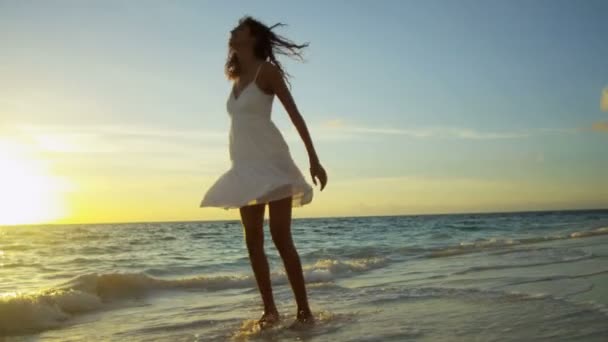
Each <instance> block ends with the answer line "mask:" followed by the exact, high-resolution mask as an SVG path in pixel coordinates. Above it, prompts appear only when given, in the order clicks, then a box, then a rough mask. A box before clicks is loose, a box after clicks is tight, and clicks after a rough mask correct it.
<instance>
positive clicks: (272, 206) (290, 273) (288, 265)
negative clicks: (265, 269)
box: [268, 196, 314, 322]
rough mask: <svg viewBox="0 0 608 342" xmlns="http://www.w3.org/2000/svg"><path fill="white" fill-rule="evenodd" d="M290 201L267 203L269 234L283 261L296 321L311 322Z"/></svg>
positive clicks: (282, 200) (290, 199)
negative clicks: (295, 307) (294, 305)
mask: <svg viewBox="0 0 608 342" xmlns="http://www.w3.org/2000/svg"><path fill="white" fill-rule="evenodd" d="M291 201H292V198H291V196H290V197H287V198H282V199H280V200H276V201H271V202H269V203H268V207H269V208H268V209H269V212H270V213H269V214H270V218H269V221H270V233H271V234H272V241H273V242H274V244H275V246H276V247H277V250H278V251H279V254H280V255H281V258H282V259H283V264H284V265H285V271H286V273H287V277H288V278H289V282H290V284H291V288H292V290H293V293H294V295H295V298H296V303H297V306H298V309H297V318H298V321H301V322H311V321H313V320H314V318H313V315H312V312H311V310H310V307H309V306H308V298H307V295H306V285H305V283H304V274H303V273H302V264H301V262H300V256H299V255H298V251H297V250H296V247H295V245H294V243H293V239H292V236H291Z"/></svg>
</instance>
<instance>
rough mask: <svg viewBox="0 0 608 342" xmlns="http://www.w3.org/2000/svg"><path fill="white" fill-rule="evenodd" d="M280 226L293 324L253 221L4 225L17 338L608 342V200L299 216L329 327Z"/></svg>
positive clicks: (9, 336) (301, 244) (4, 317)
mask: <svg viewBox="0 0 608 342" xmlns="http://www.w3.org/2000/svg"><path fill="white" fill-rule="evenodd" d="M267 229H268V222H267V221H266V222H265V233H266V240H265V248H266V254H267V256H268V258H269V263H270V267H271V272H272V283H273V289H274V296H275V301H276V303H277V307H278V309H279V311H280V313H281V315H282V320H281V322H280V323H279V324H278V325H276V326H274V327H273V328H270V329H268V330H264V331H259V330H258V329H256V327H255V324H254V321H255V319H256V318H258V317H259V316H260V315H261V312H262V305H261V299H260V296H259V293H258V290H257V287H256V285H255V281H254V278H253V273H252V271H251V269H250V265H249V260H248V257H247V251H246V247H245V244H244V240H243V235H242V234H243V231H242V226H241V224H240V222H239V221H209V222H156V223H122V224H83V225H64V226H62V225H46V226H5V227H0V279H2V282H0V336H3V337H2V340H3V341H4V340H5V341H80V340H87V341H89V340H111V341H230V340H235V341H245V340H259V341H282V340H289V341H294V340H300V341H404V340H414V341H522V340H547V341H574V340H576V341H603V340H605V336H608V325H607V324H606V322H607V318H608V309H607V308H608V262H607V260H608V210H586V211H547V212H522V213H493V214H449V215H448V214H445V215H419V216H369V217H335V218H310V219H294V220H293V228H292V229H293V236H294V241H295V243H296V246H297V248H298V251H299V253H300V257H301V260H302V264H303V266H304V273H305V278H306V281H307V289H308V296H309V301H310V305H311V308H312V310H313V312H314V313H315V317H316V320H317V322H316V324H315V325H314V326H312V327H299V328H289V326H290V324H291V323H292V322H293V321H294V319H295V301H294V299H293V293H292V292H291V288H290V286H289V282H288V280H287V277H286V276H285V272H284V269H283V265H282V263H281V259H280V257H279V256H278V253H277V251H276V249H275V248H274V245H273V244H272V241H271V239H270V236H269V235H270V234H269V233H268V230H267Z"/></svg>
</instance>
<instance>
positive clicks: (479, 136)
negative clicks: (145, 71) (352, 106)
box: [319, 119, 530, 140]
mask: <svg viewBox="0 0 608 342" xmlns="http://www.w3.org/2000/svg"><path fill="white" fill-rule="evenodd" d="M319 129H321V130H324V131H330V132H334V133H360V134H380V135H402V136H407V137H411V138H456V139H467V140H496V139H520V138H526V137H529V136H530V133H529V132H483V131H478V130H474V129H470V128H461V127H417V128H412V129H406V128H396V127H365V126H358V125H350V124H346V123H345V122H344V121H343V120H341V119H332V120H328V121H325V122H323V123H321V125H320V126H319Z"/></svg>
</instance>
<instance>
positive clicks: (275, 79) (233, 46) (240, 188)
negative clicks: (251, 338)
mask: <svg viewBox="0 0 608 342" xmlns="http://www.w3.org/2000/svg"><path fill="white" fill-rule="evenodd" d="M282 25H283V24H281V23H279V24H276V25H273V26H272V27H268V26H266V25H264V24H263V23H261V22H259V21H258V20H255V19H254V18H252V17H249V16H246V17H243V18H241V19H240V20H239V24H238V25H237V26H236V27H235V28H234V29H233V30H232V31H231V37H230V41H229V53H228V60H227V62H226V65H225V72H226V75H227V77H228V79H230V80H232V81H233V82H234V83H233V87H232V91H231V93H230V96H229V98H228V102H227V109H228V113H229V116H230V119H231V125H230V140H229V141H230V159H231V162H232V167H231V168H230V169H229V170H228V171H227V172H226V173H224V174H223V175H221V176H220V177H219V179H218V180H217V181H216V182H215V183H214V184H213V185H212V186H211V188H209V190H208V191H207V193H206V194H205V197H204V198H203V200H202V202H201V204H200V206H201V207H222V208H224V209H226V210H228V209H230V208H239V210H240V215H241V221H242V224H243V227H244V232H245V241H246V244H247V249H248V252H249V259H250V261H251V266H252V269H253V272H254V275H255V279H256V282H257V285H258V289H259V290H260V294H261V296H262V300H263V302H264V312H263V313H262V317H261V318H260V319H258V320H257V322H258V324H259V325H260V326H261V327H265V326H267V325H268V324H271V323H275V322H277V321H279V318H280V316H279V313H278V311H277V308H276V306H275V303H274V299H273V295H272V288H271V282H270V272H269V266H268V261H267V259H266V255H265V253H264V245H263V243H264V232H263V226H264V211H265V207H266V204H268V210H269V226H270V233H271V235H272V240H273V242H274V244H275V246H276V248H277V250H278V251H279V254H280V256H281V258H282V259H283V264H284V266H285V269H286V273H287V277H288V279H289V282H290V284H291V287H292V289H293V292H294V295H295V299H296V302H297V314H296V317H297V320H296V322H300V323H313V322H314V318H313V314H312V312H311V310H310V307H309V305H308V299H307V295H306V287H305V284H304V275H303V273H302V265H301V262H300V257H299V255H298V252H297V250H296V248H295V245H294V243H293V240H292V236H291V211H292V207H300V206H303V205H305V204H308V203H310V202H311V201H312V197H313V188H312V186H311V185H310V184H308V183H307V182H306V180H305V179H304V177H303V175H302V173H301V171H300V170H299V169H298V167H297V166H296V165H295V163H294V161H293V159H292V157H291V154H290V151H289V147H288V146H287V143H286V142H285V140H284V138H283V136H282V135H281V133H280V131H279V130H278V128H277V127H276V126H275V124H274V123H273V121H271V118H270V117H271V109H272V102H273V99H274V96H275V95H276V96H277V97H278V98H279V100H280V101H281V103H282V104H283V106H284V107H285V110H286V111H287V113H288V114H289V116H290V118H291V121H292V122H293V124H294V125H295V127H296V128H297V130H298V132H299V134H300V136H301V137H302V139H303V141H304V144H305V145H306V149H307V151H308V156H309V160H310V174H311V176H312V180H313V183H314V184H315V185H317V180H316V179H315V177H317V178H318V180H319V181H320V183H321V190H323V189H324V188H325V185H326V183H327V174H326V172H325V170H324V169H323V167H322V166H321V163H320V162H319V158H318V157H317V153H316V151H315V149H314V146H313V144H312V141H311V138H310V135H309V133H308V129H307V127H306V124H305V122H304V119H303V118H302V116H301V115H300V113H299V111H298V109H297V106H296V104H295V102H294V100H293V98H292V96H291V93H290V91H289V89H288V88H287V85H286V82H289V81H288V80H287V77H288V76H289V74H288V73H286V72H285V70H284V69H283V67H282V65H281V63H280V62H279V61H278V60H277V59H276V56H275V54H283V55H287V56H290V57H299V58H300V59H301V58H302V56H301V54H300V50H301V49H303V48H304V47H306V46H308V44H303V45H298V44H295V43H293V42H292V41H290V40H288V39H286V38H284V37H282V36H280V35H278V34H276V33H275V32H273V28H275V27H277V26H282Z"/></svg>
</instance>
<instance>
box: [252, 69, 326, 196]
mask: <svg viewBox="0 0 608 342" xmlns="http://www.w3.org/2000/svg"><path fill="white" fill-rule="evenodd" d="M262 69H264V73H265V74H266V75H265V76H266V77H265V79H266V80H267V82H268V85H269V88H270V89H272V92H273V93H274V94H275V95H276V96H277V97H278V98H279V100H280V101H281V103H282V104H283V107H285V110H286V111H287V113H288V114H289V117H290V119H291V122H292V123H293V124H294V126H295V127H296V129H297V131H298V133H299V134H300V137H301V138H302V140H303V141H304V145H305V146H306V151H307V152H308V159H309V162H310V169H311V174H312V177H313V182H315V185H316V184H317V183H316V181H315V176H318V177H319V180H320V181H321V190H323V188H324V187H325V184H326V182H327V174H326V173H325V170H324V169H323V167H322V166H321V163H320V161H319V157H318V156H317V152H316V150H315V147H314V145H313V143H312V139H311V137H310V133H309V131H308V127H307V126H306V122H305V121H304V118H303V117H302V115H301V114H300V111H299V110H298V107H297V105H296V103H295V101H294V99H293V97H292V95H291V92H290V91H289V89H288V88H287V84H286V83H285V80H284V79H283V75H281V73H280V71H279V69H278V68H277V67H276V66H275V65H274V64H272V63H269V62H265V63H264V66H263V67H262Z"/></svg>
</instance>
